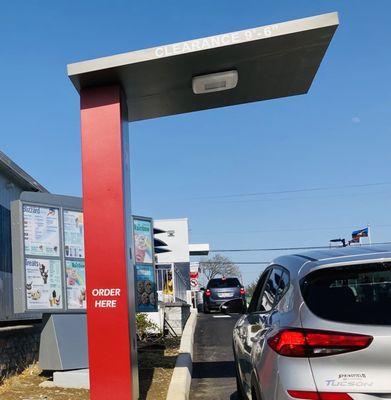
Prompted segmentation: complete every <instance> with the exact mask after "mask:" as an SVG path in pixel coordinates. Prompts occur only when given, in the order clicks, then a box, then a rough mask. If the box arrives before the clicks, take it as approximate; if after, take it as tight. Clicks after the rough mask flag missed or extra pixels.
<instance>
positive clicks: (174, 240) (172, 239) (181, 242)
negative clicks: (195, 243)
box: [153, 218, 190, 263]
mask: <svg viewBox="0 0 391 400" xmlns="http://www.w3.org/2000/svg"><path fill="white" fill-rule="evenodd" d="M153 224H154V227H155V228H159V229H162V230H164V231H166V233H160V234H158V235H156V237H157V238H158V239H160V240H163V242H165V243H167V247H168V248H169V249H170V250H171V252H170V253H163V254H158V256H157V258H158V263H173V262H175V263H179V262H190V256H189V223H188V219H187V218H178V219H155V220H154V221H153Z"/></svg>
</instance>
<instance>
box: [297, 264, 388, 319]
mask: <svg viewBox="0 0 391 400" xmlns="http://www.w3.org/2000/svg"><path fill="white" fill-rule="evenodd" d="M300 285H301V291H302V294H303V298H304V301H305V303H306V304H307V306H308V307H309V309H310V310H311V311H312V312H313V313H314V314H316V315H317V316H319V317H321V318H325V319H327V320H331V321H336V322H347V323H355V324H373V325H391V313H390V309H391V263H376V264H360V265H349V266H343V267H332V268H325V269H321V270H319V271H315V272H312V273H310V274H308V275H307V276H306V277H305V278H303V279H302V281H301V283H300Z"/></svg>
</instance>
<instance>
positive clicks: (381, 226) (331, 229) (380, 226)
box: [191, 223, 391, 236]
mask: <svg viewBox="0 0 391 400" xmlns="http://www.w3.org/2000/svg"><path fill="white" fill-rule="evenodd" d="M360 225H365V223H364V224H355V225H349V226H347V225H345V226H334V227H317V228H277V229H260V230H257V229H254V230H248V231H220V232H219V231H209V232H208V231H207V232H202V233H197V232H193V231H192V232H191V234H192V235H194V236H201V235H202V236H205V235H238V234H247V233H248V234H252V233H272V232H311V231H314V232H315V231H337V230H341V229H357V226H360ZM371 227H372V228H373V227H376V228H389V227H391V224H376V225H375V224H371Z"/></svg>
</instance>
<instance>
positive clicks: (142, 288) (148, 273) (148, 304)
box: [136, 264, 158, 312]
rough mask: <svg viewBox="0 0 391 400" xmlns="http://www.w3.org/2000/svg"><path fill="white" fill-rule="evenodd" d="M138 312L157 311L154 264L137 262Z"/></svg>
mask: <svg viewBox="0 0 391 400" xmlns="http://www.w3.org/2000/svg"><path fill="white" fill-rule="evenodd" d="M136 287H137V293H136V296H137V300H136V301H137V304H136V306H137V312H154V311H157V300H158V298H157V293H156V283H155V274H154V266H153V265H145V264H136Z"/></svg>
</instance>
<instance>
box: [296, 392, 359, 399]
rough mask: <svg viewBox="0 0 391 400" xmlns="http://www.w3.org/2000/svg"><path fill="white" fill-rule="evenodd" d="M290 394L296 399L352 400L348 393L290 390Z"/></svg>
mask: <svg viewBox="0 0 391 400" xmlns="http://www.w3.org/2000/svg"><path fill="white" fill-rule="evenodd" d="M288 394H289V396H291V397H293V398H294V399H309V400H352V398H351V397H350V396H349V395H348V394H347V393H338V392H307V391H302V390H288Z"/></svg>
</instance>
